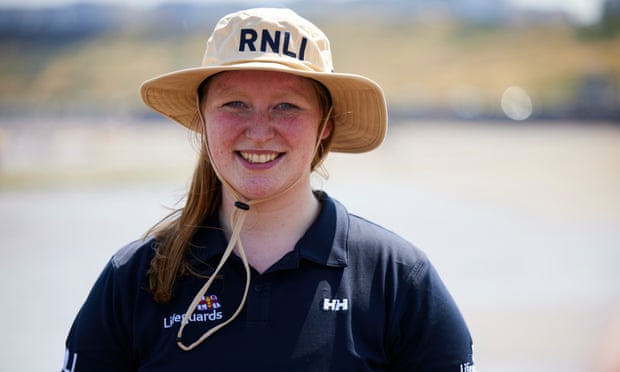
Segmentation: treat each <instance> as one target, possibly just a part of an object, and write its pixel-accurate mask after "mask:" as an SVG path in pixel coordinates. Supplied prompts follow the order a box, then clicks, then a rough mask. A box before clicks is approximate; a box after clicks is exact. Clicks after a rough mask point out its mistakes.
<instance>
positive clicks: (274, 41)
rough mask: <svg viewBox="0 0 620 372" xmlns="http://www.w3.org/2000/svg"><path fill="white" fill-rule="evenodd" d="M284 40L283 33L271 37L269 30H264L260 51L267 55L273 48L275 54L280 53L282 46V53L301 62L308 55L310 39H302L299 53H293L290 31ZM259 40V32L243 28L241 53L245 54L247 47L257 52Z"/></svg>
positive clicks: (278, 32) (240, 42) (285, 33)
mask: <svg viewBox="0 0 620 372" xmlns="http://www.w3.org/2000/svg"><path fill="white" fill-rule="evenodd" d="M281 39H282V32H281V31H275V32H274V35H271V33H270V32H269V30H262V31H261V35H260V51H261V52H263V53H265V52H266V51H267V46H269V47H270V48H271V51H272V52H274V53H278V54H279V53H280V46H282V53H283V54H284V55H287V56H289V57H292V58H297V59H299V60H300V61H303V60H304V56H305V53H306V44H307V43H308V39H306V38H305V37H302V39H301V42H300V43H299V50H298V51H297V53H295V52H294V51H291V33H290V32H288V31H284V40H281ZM257 40H258V32H257V31H256V30H254V29H252V28H242V29H241V37H240V40H239V51H240V52H245V48H246V46H247V47H248V49H249V50H250V51H252V52H256V45H255V44H254V43H256V42H257Z"/></svg>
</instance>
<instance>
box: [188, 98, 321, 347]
mask: <svg viewBox="0 0 620 372" xmlns="http://www.w3.org/2000/svg"><path fill="white" fill-rule="evenodd" d="M196 101H197V107H198V115H199V118H200V124H201V125H202V131H203V140H204V141H205V144H206V146H207V154H208V156H209V161H210V162H211V167H212V168H213V171H214V172H215V174H216V175H217V178H218V179H219V180H220V181H221V182H222V186H223V187H226V188H227V189H228V190H229V191H230V193H231V194H232V195H233V197H234V198H235V199H236V201H235V204H234V205H235V209H234V210H233V212H232V215H231V226H232V234H231V236H230V240H229V241H228V246H227V247H226V250H225V251H224V253H223V254H222V258H221V259H220V262H219V264H218V265H217V267H216V269H215V271H214V272H213V273H212V274H211V275H210V277H209V279H208V280H207V282H206V283H205V284H204V285H203V286H202V288H200V290H199V291H198V293H196V296H194V300H193V301H192V302H191V303H190V305H189V306H188V308H187V311H185V316H184V318H183V320H182V321H181V326H180V327H179V331H178V332H177V339H176V341H177V345H178V346H179V348H180V349H181V350H184V351H190V350H192V349H194V348H196V347H197V346H198V345H200V344H201V343H202V342H204V341H205V340H206V339H207V338H209V337H210V336H211V335H212V334H214V333H215V332H217V331H219V330H220V329H222V328H224V327H226V326H227V325H228V324H230V323H231V322H232V321H233V320H235V319H236V318H237V316H238V315H239V313H241V310H242V309H243V307H244V306H245V302H246V300H247V297H248V290H249V288H250V279H251V277H252V272H251V271H250V265H249V263H248V259H247V257H246V255H245V250H244V248H243V243H242V242H241V230H242V228H243V223H244V222H245V218H246V215H247V213H248V211H249V210H250V206H252V205H254V204H258V203H262V202H265V201H268V200H271V199H274V198H276V197H278V196H280V195H282V194H284V193H286V192H288V191H289V190H291V189H292V188H293V187H295V186H296V185H297V184H298V183H299V182H300V181H301V178H298V179H297V180H296V181H295V182H293V183H292V184H291V185H290V186H288V187H287V188H286V189H284V190H283V191H281V192H279V193H277V194H275V195H272V196H269V197H266V198H262V199H255V200H248V201H246V202H243V201H241V199H242V198H241V197H240V196H239V193H238V192H237V191H236V190H235V189H234V188H233V187H232V185H230V184H229V183H228V182H227V181H226V180H225V179H224V178H223V177H222V176H221V174H220V173H219V171H218V169H217V167H216V166H215V163H214V162H213V158H212V156H211V150H210V148H209V146H208V142H207V137H206V133H205V130H206V123H205V120H204V116H203V115H202V110H201V109H200V98H199V97H198V95H197V98H196ZM332 110H333V107H330V108H329V111H328V112H327V115H326V116H325V120H323V122H322V124H321V130H320V132H319V136H318V138H317V144H316V146H315V148H314V154H313V155H312V157H313V158H314V156H316V153H317V152H318V149H319V147H320V146H321V140H322V138H323V135H324V133H325V130H326V128H327V123H328V122H329V119H330V117H331V113H332ZM235 248H237V254H238V255H239V258H241V261H242V263H243V268H244V270H245V275H246V277H245V286H244V289H243V297H242V298H241V303H240V304H239V306H238V307H237V310H235V312H234V313H233V314H232V315H231V316H230V318H228V319H227V320H226V321H224V322H223V323H220V324H218V325H217V326H215V327H213V328H211V329H209V330H208V331H206V332H205V333H204V334H203V335H202V336H200V338H199V339H198V340H196V341H194V342H193V343H191V344H189V345H186V344H185V343H184V342H183V330H184V329H185V327H186V326H187V325H188V324H189V319H190V318H191V316H192V314H193V313H194V311H196V308H197V306H198V303H199V302H200V301H202V298H203V297H204V296H205V295H206V293H207V291H208V290H209V288H210V287H211V285H212V284H213V281H214V280H215V278H216V277H217V275H218V274H219V272H220V271H221V270H222V267H224V264H225V263H226V261H228V258H229V257H230V254H231V253H232V252H233V251H234V250H235Z"/></svg>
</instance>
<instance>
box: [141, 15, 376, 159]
mask: <svg viewBox="0 0 620 372" xmlns="http://www.w3.org/2000/svg"><path fill="white" fill-rule="evenodd" d="M234 70H267V71H280V72H287V73H290V74H294V75H299V76H303V77H307V78H311V79H314V80H316V81H319V82H321V83H322V84H323V85H324V86H325V87H326V88H327V89H328V90H329V92H330V94H331V97H332V102H333V115H334V120H335V124H334V137H333V139H332V144H331V151H335V152H345V153H361V152H366V151H370V150H372V149H375V148H376V147H378V146H379V145H380V144H381V142H382V141H383V139H384V138H385V134H386V131H387V107H386V102H385V96H384V94H383V90H382V89H381V87H380V86H379V85H378V84H377V83H376V82H374V81H372V80H370V79H368V78H366V77H363V76H360V75H355V74H345V73H336V72H334V68H333V63H332V54H331V50H330V44H329V40H328V39H327V37H326V36H325V34H324V33H323V32H322V31H321V30H320V29H318V28H317V27H316V26H315V25H314V24H312V23H311V22H309V21H308V20H306V19H304V18H302V17H300V16H299V15H297V14H296V13H295V12H293V11H292V10H290V9H270V8H258V9H248V10H243V11H239V12H235V13H232V14H229V15H227V16H225V17H223V18H222V19H221V20H220V21H219V22H218V23H217V25H216V26H215V29H214V31H213V33H212V34H211V37H209V39H208V41H207V47H206V51H205V54H204V57H203V60H202V65H201V66H200V67H195V68H189V69H184V70H179V71H174V72H171V73H167V74H163V75H160V76H158V77H155V78H153V79H150V80H147V81H145V82H144V83H143V84H142V87H141V94H142V99H143V100H144V102H145V103H146V105H148V106H149V107H151V108H152V109H154V110H155V111H157V112H159V113H161V114H163V115H165V116H167V117H169V118H171V119H173V120H175V121H177V122H178V123H180V124H181V125H183V126H185V127H187V128H189V129H192V130H199V128H198V127H197V118H198V107H197V95H198V88H199V86H200V84H201V83H202V82H203V81H204V80H205V79H207V78H208V77H210V76H212V75H214V74H217V73H219V72H223V71H234Z"/></svg>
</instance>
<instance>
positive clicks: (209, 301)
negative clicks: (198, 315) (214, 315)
mask: <svg viewBox="0 0 620 372" xmlns="http://www.w3.org/2000/svg"><path fill="white" fill-rule="evenodd" d="M220 307H222V305H220V301H219V300H218V299H217V296H216V295H211V296H202V301H200V302H199V303H198V306H196V310H202V311H206V310H212V309H219V308H220Z"/></svg>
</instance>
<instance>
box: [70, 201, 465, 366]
mask: <svg viewBox="0 0 620 372" xmlns="http://www.w3.org/2000/svg"><path fill="white" fill-rule="evenodd" d="M320 199H321V203H322V208H321V212H320V214H319V217H318V218H317V220H316V221H315V222H314V223H313V225H312V226H311V227H310V228H309V229H308V231H307V232H306V234H305V235H304V236H303V237H302V238H301V239H300V240H299V242H298V243H297V245H296V246H295V249H294V250H293V251H292V252H290V253H288V254H287V255H285V256H284V257H282V259H280V260H279V261H278V262H277V263H275V264H274V265H273V266H272V267H271V268H269V269H268V270H267V271H266V272H264V273H262V274H259V273H258V272H256V271H255V270H252V278H251V287H250V290H249V293H248V297H247V303H246V305H245V307H244V309H243V311H242V312H241V314H240V315H239V316H238V317H237V319H235V320H234V321H233V322H232V323H231V324H229V325H228V326H226V327H224V328H223V329H221V330H220V331H218V332H216V333H215V334H213V335H212V336H211V337H209V338H208V339H207V340H206V341H204V342H203V343H202V344H200V345H199V346H198V347H197V348H195V349H194V350H192V351H182V350H181V349H179V347H178V346H177V345H176V335H177V332H178V329H179V325H180V324H181V322H182V320H183V318H184V314H185V312H186V310H187V307H188V306H189V304H190V303H191V301H192V300H193V298H194V296H195V295H196V293H197V292H198V290H199V289H200V288H201V287H202V285H203V284H204V283H205V281H206V278H205V277H204V276H208V275H209V273H210V272H212V271H213V269H214V268H215V267H216V266H217V263H218V261H219V259H220V257H221V255H222V253H223V251H224V249H225V248H226V243H227V242H226V238H225V236H224V234H223V232H222V231H221V229H220V228H219V224H218V222H217V219H216V218H214V219H212V220H210V221H208V223H207V224H206V226H208V227H204V228H201V229H200V230H199V231H198V233H197V234H196V236H195V237H194V239H193V245H192V248H191V250H190V252H189V255H188V260H189V262H190V264H191V267H192V271H194V272H195V274H196V275H186V276H183V277H180V278H179V279H178V280H177V283H176V285H175V288H174V291H173V298H172V300H171V301H170V302H168V303H166V304H158V303H156V302H154V300H153V297H152V295H151V293H149V291H148V277H147V272H148V269H149V262H150V260H151V259H152V257H153V254H154V249H156V245H157V242H156V241H155V240H152V239H151V240H147V241H144V242H143V241H138V242H134V243H131V244H129V245H128V246H126V247H124V248H122V249H121V250H120V251H119V252H118V253H117V254H115V255H114V256H113V257H112V259H111V260H110V262H109V263H108V265H107V266H106V267H105V269H104V270H103V273H102V274H101V276H100V277H99V278H98V280H97V282H96V283H95V285H94V286H93V288H92V290H91V292H90V294H89V296H88V298H87V300H86V302H85V303H84V305H83V307H82V309H81V310H80V312H79V314H78V315H77V317H76V319H75V322H74V324H73V326H72V328H71V331H70V333H69V336H68V338H67V352H66V358H65V363H64V364H65V365H64V367H63V368H64V370H63V371H88V372H92V371H117V372H120V371H189V370H209V371H384V370H403V371H404V370H407V371H454V372H462V371H473V356H472V341H471V337H470V334H469V331H468V329H467V326H466V324H465V322H464V320H463V318H462V316H461V314H460V312H459V310H458V308H457V306H456V305H455V303H454V301H453V299H452V297H451V296H450V294H449V293H448V291H447V289H446V287H445V286H444V284H443V283H442V281H441V280H440V278H439V276H438V274H437V272H436V271H435V269H434V268H433V266H432V265H431V263H430V262H429V260H428V259H427V257H426V256H425V254H424V253H422V252H421V251H420V250H418V249H417V248H416V247H414V246H413V245H411V244H410V243H409V242H407V241H406V240H404V239H402V238H401V237H399V236H397V235H396V234H394V233H392V232H390V231H388V230H386V229H384V228H382V227H380V226H378V225H376V224H373V223H371V222H369V221H367V220H365V219H362V218H360V217H358V216H355V215H352V214H349V213H348V212H347V211H346V209H345V208H344V207H343V206H342V205H341V204H340V203H338V202H337V201H335V200H333V199H331V198H330V197H329V196H327V195H326V194H325V193H322V194H321V196H320ZM244 283H245V271H244V269H243V266H242V263H241V260H239V259H238V258H237V257H236V256H231V258H230V259H229V260H228V262H227V263H226V265H225V266H224V268H223V269H222V271H221V272H220V275H219V277H218V278H217V279H216V280H215V281H214V284H213V285H212V287H211V288H210V289H209V290H208V292H207V293H206V295H205V296H204V298H203V299H202V301H201V302H200V303H199V304H198V306H197V307H196V309H195V311H194V313H193V314H192V316H191V317H190V319H189V324H188V325H187V326H186V327H185V330H184V333H183V339H184V342H185V344H186V345H188V344H191V343H192V342H193V341H195V340H196V339H198V338H199V337H200V336H201V335H202V334H203V333H204V332H205V331H207V330H208V329H210V328H212V327H213V326H215V325H217V324H219V323H221V322H223V321H225V320H226V319H228V318H229V317H230V316H231V314H232V313H233V312H234V311H235V310H236V309H237V306H238V305H239V303H240V301H241V297H242V293H243V289H244Z"/></svg>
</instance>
